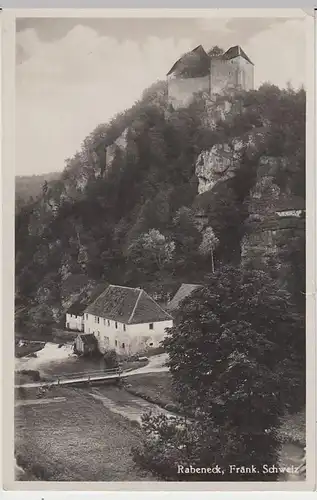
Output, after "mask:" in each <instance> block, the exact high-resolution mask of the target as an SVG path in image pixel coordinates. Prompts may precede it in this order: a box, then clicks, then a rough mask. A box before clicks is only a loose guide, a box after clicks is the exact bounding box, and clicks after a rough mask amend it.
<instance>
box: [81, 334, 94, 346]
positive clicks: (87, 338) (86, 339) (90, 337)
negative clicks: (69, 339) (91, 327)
mask: <svg viewBox="0 0 317 500" xmlns="http://www.w3.org/2000/svg"><path fill="white" fill-rule="evenodd" d="M78 336H79V337H80V338H81V340H82V341H83V343H84V344H86V345H96V344H97V339H96V337H95V336H94V334H93V333H80V334H79V335H78Z"/></svg>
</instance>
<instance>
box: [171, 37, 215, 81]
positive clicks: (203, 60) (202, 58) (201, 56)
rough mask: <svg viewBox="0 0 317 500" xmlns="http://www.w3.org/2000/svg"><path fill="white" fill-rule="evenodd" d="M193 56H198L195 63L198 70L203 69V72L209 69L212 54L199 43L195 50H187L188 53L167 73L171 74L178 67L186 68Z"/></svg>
mask: <svg viewBox="0 0 317 500" xmlns="http://www.w3.org/2000/svg"><path fill="white" fill-rule="evenodd" d="M191 56H197V62H196V64H195V66H196V67H195V70H196V71H202V72H206V70H207V72H208V70H209V61H210V56H209V55H208V54H207V52H206V51H205V49H204V48H203V46H202V45H198V46H197V47H195V48H194V49H193V50H190V51H189V52H186V54H183V55H182V56H181V57H180V58H179V59H178V60H177V61H176V62H175V63H174V64H173V66H172V67H171V69H170V70H169V72H168V73H167V76H168V75H171V74H172V73H174V71H176V70H177V69H183V70H186V69H187V68H186V66H187V62H188V59H189V58H190V57H191ZM180 72H181V71H180Z"/></svg>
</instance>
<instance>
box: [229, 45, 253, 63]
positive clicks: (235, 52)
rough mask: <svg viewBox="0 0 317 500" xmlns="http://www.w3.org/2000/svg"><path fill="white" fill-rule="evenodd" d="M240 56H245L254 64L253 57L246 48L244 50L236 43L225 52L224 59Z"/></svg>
mask: <svg viewBox="0 0 317 500" xmlns="http://www.w3.org/2000/svg"><path fill="white" fill-rule="evenodd" d="M239 56H241V57H243V58H244V59H245V60H246V61H248V62H249V63H250V64H252V65H253V66H254V64H253V62H252V61H251V59H249V58H248V56H247V55H246V53H245V52H244V50H242V49H241V47H240V46H239V45H234V46H233V47H230V49H228V50H227V52H225V53H224V54H223V56H222V57H223V59H234V58H235V57H239Z"/></svg>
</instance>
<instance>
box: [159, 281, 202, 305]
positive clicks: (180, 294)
mask: <svg viewBox="0 0 317 500" xmlns="http://www.w3.org/2000/svg"><path fill="white" fill-rule="evenodd" d="M202 286H203V285H194V284H190V283H183V284H182V285H181V286H180V288H179V289H178V290H177V292H176V294H175V295H174V297H173V298H172V300H171V301H170V302H169V304H168V309H169V310H170V311H175V309H177V308H178V307H179V305H180V303H181V302H182V301H183V300H184V299H185V298H186V297H188V296H189V295H190V294H191V293H192V292H193V291H194V290H197V289H198V288H201V287H202Z"/></svg>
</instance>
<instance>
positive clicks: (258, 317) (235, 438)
mask: <svg viewBox="0 0 317 500" xmlns="http://www.w3.org/2000/svg"><path fill="white" fill-rule="evenodd" d="M164 347H165V350H166V352H168V354H169V359H170V361H169V365H170V371H171V374H172V377H173V383H174V387H175V390H176V393H177V394H178V398H179V402H180V404H181V405H182V408H183V411H184V413H185V414H187V415H190V416H191V418H192V419H193V420H194V421H195V422H198V423H197V426H198V427H197V428H196V431H195V432H196V434H197V433H198V435H199V432H200V433H201V432H202V430H204V439H203V440H200V441H199V439H198V437H197V435H194V436H192V439H194V440H196V442H197V440H198V442H200V445H199V446H198V447H196V448H195V447H194V448H192V449H191V452H190V456H189V457H188V450H187V451H186V449H185V448H182V449H183V452H182V458H183V459H184V461H185V463H186V461H187V463H188V458H190V460H189V463H190V461H193V462H196V463H197V462H198V463H199V460H200V458H202V457H201V454H202V456H203V463H208V460H209V464H220V463H224V464H225V465H227V467H228V466H229V464H235V465H237V466H239V465H241V466H242V465H244V466H252V464H253V465H255V466H256V467H257V468H258V469H259V471H260V472H259V473H257V474H256V476H254V474H249V475H247V474H246V475H243V477H241V476H240V477H237V479H238V480H239V479H240V480H248V479H249V480H273V479H274V477H273V476H271V475H270V477H268V476H267V475H265V474H262V473H261V470H262V465H263V464H272V465H273V464H276V463H277V459H278V451H279V443H278V439H277V429H278V427H279V425H280V417H281V416H282V415H283V414H284V412H285V411H286V409H287V404H288V403H289V400H290V393H289V390H290V389H291V388H293V387H294V386H297V385H298V384H302V385H303V382H304V378H305V366H304V365H305V363H304V359H305V330H304V325H303V322H302V320H301V318H300V316H299V315H298V314H297V313H296V311H295V308H294V306H293V304H292V302H291V300H290V295H289V294H288V292H286V291H285V290H282V289H281V288H280V287H279V285H278V284H277V283H276V282H275V281H273V280H272V279H271V278H270V277H269V276H267V275H266V274H265V273H263V272H261V271H252V270H245V271H241V270H239V269H235V268H232V267H227V268H223V269H222V270H221V272H220V271H218V272H216V273H215V274H213V275H211V276H210V277H208V278H207V279H206V285H205V286H204V287H202V288H199V289H197V290H195V291H194V292H193V293H192V294H191V295H190V296H189V297H187V298H185V299H184V301H183V302H182V306H181V309H180V312H179V315H178V317H177V318H176V322H175V326H174V327H173V328H171V329H170V330H169V333H168V336H167V338H166V339H165V341H164ZM300 364H301V366H302V370H301V373H300V375H299V374H298V371H297V370H296V371H295V374H293V371H292V369H293V368H297V367H298V366H299V365H300ZM298 377H299V379H298ZM301 404H303V401H301ZM199 422H200V426H199ZM206 422H208V423H207V424H206ZM150 424H151V425H152V427H153V429H152V430H156V431H157V432H158V436H159V437H158V440H157V441H156V445H155V444H152V448H149V445H148V442H146V443H145V446H144V448H143V451H142V449H141V450H140V449H139V450H138V452H137V453H136V455H135V457H136V460H137V461H138V463H141V462H140V460H141V461H142V457H144V456H147V459H148V460H149V463H150V464H151V467H154V468H155V467H156V464H157V463H161V462H162V461H163V462H164V461H165V466H166V468H165V470H168V468H169V469H170V470H171V471H174V472H175V467H176V462H175V461H174V457H171V456H170V457H165V458H164V446H162V441H163V442H166V441H167V439H166V437H164V436H166V435H169V441H172V442H173V445H174V446H176V443H177V442H178V440H179V434H178V431H177V430H176V429H175V428H173V426H172V424H171V427H168V428H167V429H166V428H164V427H163V428H162V427H161V426H160V425H156V424H155V422H154V421H153V420H151V421H150ZM166 425H167V424H166ZM184 425H186V424H184ZM190 425H191V424H190ZM187 432H190V430H189V429H187ZM193 432H194V431H193ZM168 433H170V434H168ZM194 434H195V433H194ZM215 440H216V442H217V443H221V446H220V447H219V450H220V451H219V452H218V453H217V450H215V449H214V448H213V443H214V442H215ZM177 446H178V445H177ZM177 446H176V447H177ZM151 449H152V451H155V455H151V453H150V456H149V450H151ZM186 454H187V455H186ZM206 454H207V455H206ZM166 460H167V462H168V463H166ZM178 460H179V457H178ZM172 474H173V472H172ZM238 476H239V475H238ZM223 477H227V480H228V476H226V474H225V475H224V476H223ZM231 480H233V476H231Z"/></svg>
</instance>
